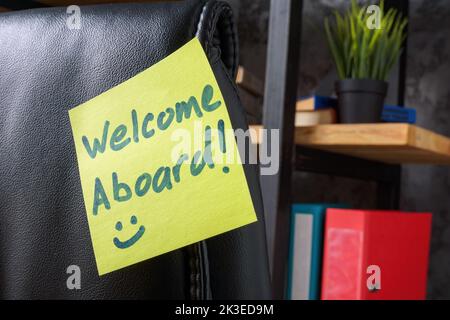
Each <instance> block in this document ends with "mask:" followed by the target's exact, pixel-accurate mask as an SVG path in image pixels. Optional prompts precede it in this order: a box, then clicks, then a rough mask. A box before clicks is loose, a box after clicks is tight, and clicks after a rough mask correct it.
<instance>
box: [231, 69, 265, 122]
mask: <svg viewBox="0 0 450 320" xmlns="http://www.w3.org/2000/svg"><path fill="white" fill-rule="evenodd" d="M236 84H237V88H238V94H239V98H240V99H241V103H242V106H243V107H244V109H245V113H246V115H247V121H248V122H249V124H260V123H261V122H262V104H263V94H264V85H263V82H262V81H261V80H260V79H259V78H258V77H256V76H255V75H254V74H252V73H251V72H249V71H248V70H247V69H245V68H244V67H242V66H239V68H238V72H237V76H236Z"/></svg>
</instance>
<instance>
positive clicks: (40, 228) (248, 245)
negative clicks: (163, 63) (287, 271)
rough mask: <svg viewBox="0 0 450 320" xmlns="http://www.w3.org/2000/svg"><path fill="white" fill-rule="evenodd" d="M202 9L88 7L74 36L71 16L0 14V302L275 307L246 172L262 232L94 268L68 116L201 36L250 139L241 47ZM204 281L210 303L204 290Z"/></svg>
mask: <svg viewBox="0 0 450 320" xmlns="http://www.w3.org/2000/svg"><path fill="white" fill-rule="evenodd" d="M204 4H205V1H182V2H169V3H167V4H163V3H156V4H155V3H154V4H127V5H102V6H88V7H82V27H81V29H80V30H70V29H68V28H67V27H66V18H67V14H66V11H65V9H66V8H45V9H34V10H28V11H18V12H8V13H2V14H0V298H3V299H5V298H6V299H13V298H41V299H42V298H50V299H52V298H63V299H64V298H66V299H79V298H83V299H102V298H154V299H161V298H172V299H189V298H196V297H197V298H208V297H212V298H216V299H219V298H222V299H223V298H248V299H255V298H269V296H270V288H269V278H268V269H267V258H266V248H265V236H264V225H263V223H264V222H263V212H262V201H261V196H260V190H259V184H258V176H257V172H256V168H254V167H251V166H246V167H245V172H246V176H247V179H248V181H249V185H250V189H251V193H252V197H253V200H254V204H255V208H256V210H257V213H258V217H259V222H258V223H254V224H252V225H250V226H247V227H244V228H241V229H238V230H235V231H232V232H228V233H226V234H223V235H220V236H217V237H215V238H212V239H209V240H207V241H206V242H205V244H204V245H203V247H204V248H205V253H201V252H200V253H199V252H198V251H202V250H192V249H189V250H188V249H187V248H185V249H180V250H177V251H174V252H171V253H168V254H165V255H162V256H160V257H157V258H154V259H151V260H148V261H145V262H142V263H138V264H136V265H133V266H130V267H127V268H124V269H122V270H119V271H116V272H113V273H110V274H107V275H104V276H102V277H99V276H98V274H97V270H96V266H95V260H94V255H93V251H92V245H91V241H90V236H89V230H88V225H87V219H86V214H85V211H84V205H83V198H82V193H81V185H80V180H79V174H78V168H77V165H76V156H75V149H74V145H73V139H72V135H71V129H70V125H69V119H68V113H67V110H69V109H71V108H73V107H75V106H77V105H79V104H80V103H82V102H85V101H87V100H89V99H91V98H92V97H95V96H96V95H98V94H100V93H102V92H104V91H106V90H108V89H109V88H111V87H113V86H115V85H117V84H119V83H121V82H123V81H124V80H126V79H128V78H130V77H132V76H134V75H135V74H137V73H138V72H140V71H142V70H144V69H145V68H147V67H149V66H151V65H153V64H154V63H156V62H157V61H159V60H160V59H162V58H164V57H165V56H166V55H168V54H170V53H171V52H173V51H174V50H176V49H177V48H178V47H180V46H181V45H182V44H184V43H185V42H187V41H188V40H190V39H192V37H193V36H194V35H195V34H196V33H197V35H198V37H199V39H200V40H201V42H202V44H203V45H204V47H205V49H206V51H207V53H208V56H209V57H210V60H211V63H212V66H213V70H214V73H215V75H216V77H217V80H218V82H219V85H220V87H221V90H222V93H223V96H224V99H225V100H226V103H227V106H228V108H229V112H230V115H231V119H232V123H233V125H234V126H235V127H237V128H246V123H245V117H244V114H243V110H242V107H241V105H240V102H239V100H238V97H237V93H236V91H235V87H234V84H233V82H232V80H231V77H232V76H233V74H234V72H235V70H236V65H237V61H236V59H237V44H236V41H235V38H234V37H235V35H234V34H233V28H232V26H231V24H230V20H229V19H228V18H229V17H228V15H229V14H230V13H229V8H228V6H227V5H224V4H223V3H219V2H210V3H208V5H207V6H206V7H204ZM201 16H202V19H200V17H201ZM199 22H200V23H199ZM193 251H194V253H193ZM197 258H198V259H197ZM197 260H199V261H201V264H202V268H195V266H196V262H197ZM72 264H75V265H78V266H80V268H81V290H68V289H67V287H66V279H67V277H68V275H67V274H66V268H67V267H68V266H69V265H72ZM193 266H194V267H193ZM205 268H207V269H208V270H206V271H207V272H205V270H204V269H205ZM197 269H199V270H200V271H199V274H196V271H195V270H197ZM197 271H198V270H197ZM198 277H200V278H205V281H203V282H202V283H208V286H209V287H210V292H209V294H205V293H204V292H203V291H204V290H205V289H204V288H203V285H201V286H200V287H195V286H196V284H197V283H198V282H199V281H197V280H198V279H197V278H198Z"/></svg>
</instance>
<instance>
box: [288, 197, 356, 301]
mask: <svg viewBox="0 0 450 320" xmlns="http://www.w3.org/2000/svg"><path fill="white" fill-rule="evenodd" d="M348 207H349V206H347V205H344V204H331V203H322V204H294V205H293V206H292V212H291V232H290V246H289V261H288V286H287V290H288V292H287V297H288V299H290V300H318V299H319V298H320V282H321V273H322V249H323V232H324V221H325V213H326V210H327V208H348Z"/></svg>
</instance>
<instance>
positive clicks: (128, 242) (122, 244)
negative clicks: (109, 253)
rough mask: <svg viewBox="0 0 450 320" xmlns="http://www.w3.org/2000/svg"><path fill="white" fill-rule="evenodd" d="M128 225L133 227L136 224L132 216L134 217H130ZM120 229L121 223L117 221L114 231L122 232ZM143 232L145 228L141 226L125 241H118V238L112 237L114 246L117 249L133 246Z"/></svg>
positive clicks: (134, 217) (135, 219)
mask: <svg viewBox="0 0 450 320" xmlns="http://www.w3.org/2000/svg"><path fill="white" fill-rule="evenodd" d="M130 223H131V224H133V225H135V224H136V223H137V218H136V216H134V215H133V216H131V219H130ZM122 228H123V226H122V222H120V221H117V223H116V230H117V231H122ZM144 232H145V227H144V226H142V225H141V226H140V227H139V230H138V231H137V232H136V233H135V234H134V235H133V236H132V237H131V238H130V239H128V240H126V241H120V240H119V238H117V237H114V239H113V242H114V245H115V246H116V247H117V248H119V249H126V248H129V247H131V246H132V245H133V244H135V243H136V242H137V241H138V240H139V239H140V238H141V237H142V235H143V234H144Z"/></svg>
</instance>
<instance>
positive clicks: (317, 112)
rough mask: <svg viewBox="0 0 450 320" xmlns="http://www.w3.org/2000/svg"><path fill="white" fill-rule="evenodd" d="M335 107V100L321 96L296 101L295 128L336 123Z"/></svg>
mask: <svg viewBox="0 0 450 320" xmlns="http://www.w3.org/2000/svg"><path fill="white" fill-rule="evenodd" d="M336 105H337V101H336V99H334V98H330V97H323V96H311V97H306V98H302V99H300V100H298V101H297V103H296V105H295V110H296V113H295V126H296V127H306V126H313V125H317V124H329V123H336V122H337V115H336Z"/></svg>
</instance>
